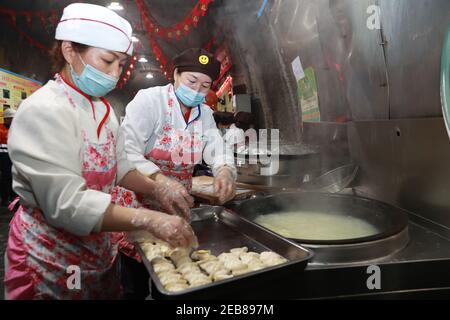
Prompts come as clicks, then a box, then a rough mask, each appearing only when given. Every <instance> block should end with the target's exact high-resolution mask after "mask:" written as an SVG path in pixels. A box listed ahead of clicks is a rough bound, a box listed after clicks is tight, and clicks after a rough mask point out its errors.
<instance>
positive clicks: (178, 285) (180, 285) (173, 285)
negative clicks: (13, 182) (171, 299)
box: [165, 283, 189, 292]
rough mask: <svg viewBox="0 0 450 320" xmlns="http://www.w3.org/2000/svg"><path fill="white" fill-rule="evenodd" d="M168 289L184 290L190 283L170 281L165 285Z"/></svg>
mask: <svg viewBox="0 0 450 320" xmlns="http://www.w3.org/2000/svg"><path fill="white" fill-rule="evenodd" d="M165 288H166V290H168V291H173V292H176V291H182V290H185V289H188V288H189V285H188V284H187V283H186V284H185V283H169V284H168V285H167V286H165Z"/></svg>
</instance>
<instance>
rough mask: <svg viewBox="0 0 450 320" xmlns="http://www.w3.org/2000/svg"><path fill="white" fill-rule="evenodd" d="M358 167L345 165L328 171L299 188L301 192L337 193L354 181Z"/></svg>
mask: <svg viewBox="0 0 450 320" xmlns="http://www.w3.org/2000/svg"><path fill="white" fill-rule="evenodd" d="M358 169H359V167H358V166H356V165H354V164H349V165H345V166H342V167H339V168H336V169H333V170H331V171H328V172H326V173H324V174H322V175H320V176H318V177H317V178H314V179H312V180H311V181H309V182H305V183H303V184H302V185H301V186H300V188H299V189H300V190H301V191H314V192H328V193H337V192H340V191H342V190H343V189H345V188H347V187H348V186H349V185H350V184H351V183H352V181H353V180H354V179H355V177H356V175H357V173H358Z"/></svg>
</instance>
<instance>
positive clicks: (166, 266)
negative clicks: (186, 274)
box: [153, 261, 175, 274]
mask: <svg viewBox="0 0 450 320" xmlns="http://www.w3.org/2000/svg"><path fill="white" fill-rule="evenodd" d="M153 270H155V272H156V274H160V273H162V272H166V271H175V266H174V265H173V264H172V263H171V262H169V261H167V262H160V263H154V264H153Z"/></svg>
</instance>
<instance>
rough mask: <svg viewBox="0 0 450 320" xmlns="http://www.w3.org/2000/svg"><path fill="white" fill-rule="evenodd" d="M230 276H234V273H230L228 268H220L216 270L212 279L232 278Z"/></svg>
mask: <svg viewBox="0 0 450 320" xmlns="http://www.w3.org/2000/svg"><path fill="white" fill-rule="evenodd" d="M230 278H233V275H232V274H230V271H229V270H227V269H220V270H218V271H216V272H215V273H214V274H213V276H212V279H213V280H214V281H220V280H225V279H230Z"/></svg>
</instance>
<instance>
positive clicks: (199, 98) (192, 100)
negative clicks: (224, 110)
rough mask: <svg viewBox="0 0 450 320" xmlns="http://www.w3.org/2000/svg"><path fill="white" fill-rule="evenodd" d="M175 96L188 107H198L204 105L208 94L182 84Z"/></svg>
mask: <svg viewBox="0 0 450 320" xmlns="http://www.w3.org/2000/svg"><path fill="white" fill-rule="evenodd" d="M175 95H176V96H177V98H178V99H180V101H181V102H182V103H183V104H184V105H185V106H186V107H190V108H193V107H196V106H198V105H199V104H202V103H203V100H205V97H206V93H201V92H197V91H195V90H192V89H191V88H189V87H187V86H185V85H184V84H182V83H180V85H179V86H178V88H177V89H176V90H175Z"/></svg>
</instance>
